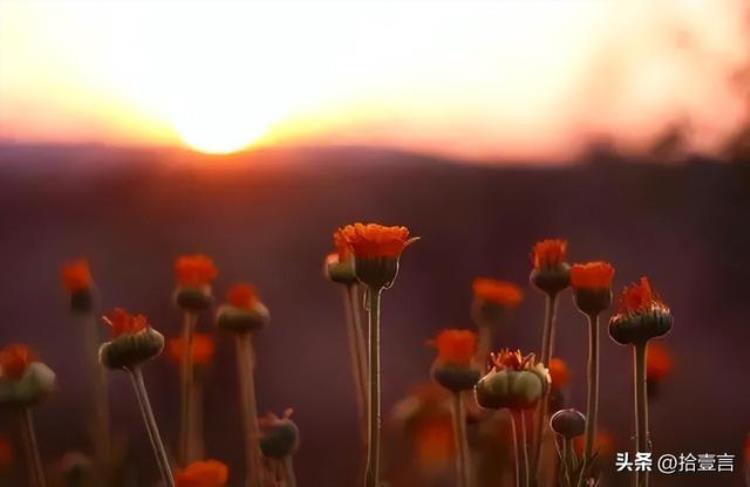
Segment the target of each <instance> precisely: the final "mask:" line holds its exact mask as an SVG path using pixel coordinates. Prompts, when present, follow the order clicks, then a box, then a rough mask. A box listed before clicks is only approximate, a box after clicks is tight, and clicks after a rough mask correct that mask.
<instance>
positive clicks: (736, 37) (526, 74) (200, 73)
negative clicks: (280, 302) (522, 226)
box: [0, 0, 750, 158]
mask: <svg viewBox="0 0 750 487" xmlns="http://www.w3.org/2000/svg"><path fill="white" fill-rule="evenodd" d="M748 19H750V16H748V9H747V6H746V3H745V1H744V0H706V1H697V0H660V1H659V2H654V1H653V0H650V1H648V0H587V1H583V0H579V1H576V0H565V1H561V0H548V1H544V0H534V1H528V0H517V1H513V0H496V1H458V0H455V1H449V0H442V1H440V0H435V1H427V0H414V1H408V0H405V1H401V2H393V1H389V0H380V1H364V0H360V1H357V0H354V1H351V0H350V1H346V2H345V1H339V2H332V1H326V2H323V1H316V0H299V1H294V0H277V1H269V2H263V1H260V0H256V1H245V2H241V1H226V2H222V1H211V2H209V1H205V2H199V1H175V0H163V1H159V0H98V1H89V2H82V1H75V2H74V1H66V0H48V1H39V0H25V1H21V0H0V137H2V138H9V139H13V140H22V141H63V142H107V143H115V144H159V145H161V144H168V145H169V144H179V145H189V146H192V147H195V148H198V149H202V150H209V151H226V150H233V149H237V148H240V147H243V146H246V145H251V144H257V145H262V144H273V143H321V142H322V143H345V144H370V145H372V144H378V145H386V146H393V147H399V148H406V149H410V150H418V151H428V152H434V153H443V154H448V155H455V156H462V157H471V158H494V157H516V156H519V157H566V156H569V155H571V154H573V153H575V152H576V151H578V150H580V147H581V144H582V143H583V142H584V141H585V140H586V139H587V138H588V137H590V136H591V135H596V134H601V133H610V134H614V135H615V136H616V139H617V141H618V143H619V144H621V145H622V146H625V147H638V146H639V145H641V144H643V143H644V142H647V141H649V140H650V139H651V138H652V137H653V136H654V134H656V133H657V132H659V131H660V130H661V129H663V128H664V127H665V126H666V125H668V124H671V123H675V122H683V121H688V122H689V125H690V127H691V143H692V144H693V146H694V148H696V149H699V150H712V149H713V148H715V147H716V146H717V144H719V143H721V142H722V141H723V140H724V139H725V138H726V137H727V135H728V134H730V133H731V132H732V131H733V130H734V129H735V128H736V127H737V125H738V124H739V123H740V122H741V121H742V120H743V119H744V113H745V112H744V105H743V103H742V100H741V97H740V91H739V90H738V89H736V87H733V86H731V84H730V82H729V79H730V78H731V77H732V76H733V74H734V73H735V72H736V71H737V70H738V69H739V67H740V66H742V65H743V63H745V62H746V60H747V59H748V54H750V42H749V41H750V36H749V35H748V34H747V32H746V29H747V27H748V26H747V22H748Z"/></svg>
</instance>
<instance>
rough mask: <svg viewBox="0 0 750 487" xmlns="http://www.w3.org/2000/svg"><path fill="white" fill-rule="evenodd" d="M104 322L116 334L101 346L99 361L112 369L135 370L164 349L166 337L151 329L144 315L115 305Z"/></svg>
mask: <svg viewBox="0 0 750 487" xmlns="http://www.w3.org/2000/svg"><path fill="white" fill-rule="evenodd" d="M104 321H105V323H107V324H108V325H109V326H110V327H111V328H112V334H113V335H114V337H113V338H112V340H111V341H108V342H106V343H103V344H102V346H101V347H99V363H101V364H102V365H103V366H105V367H107V368H109V369H132V368H134V367H137V366H138V365H140V364H142V363H143V362H146V361H147V360H151V359H152V358H155V357H157V356H158V355H159V354H160V353H161V351H162V350H163V349H164V336H162V334H161V333H159V332H158V331H156V330H154V329H153V328H151V326H150V325H149V324H148V321H147V320H146V317H145V316H143V315H131V314H130V313H128V312H127V311H125V310H124V309H122V308H115V309H114V310H113V311H112V312H111V313H109V314H108V315H107V316H105V317H104Z"/></svg>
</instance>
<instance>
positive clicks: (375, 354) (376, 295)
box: [365, 287, 382, 487]
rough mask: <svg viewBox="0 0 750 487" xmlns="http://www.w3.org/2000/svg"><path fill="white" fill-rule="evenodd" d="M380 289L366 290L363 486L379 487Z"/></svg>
mask: <svg viewBox="0 0 750 487" xmlns="http://www.w3.org/2000/svg"><path fill="white" fill-rule="evenodd" d="M381 292H382V289H381V288H378V287H370V288H369V289H368V290H367V304H368V306H367V308H368V309H367V313H368V321H369V327H370V360H369V374H370V380H369V385H370V393H369V397H368V407H367V417H368V425H367V468H366V470H365V486H366V487H380V423H381V405H380V294H381Z"/></svg>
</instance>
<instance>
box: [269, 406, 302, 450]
mask: <svg viewBox="0 0 750 487" xmlns="http://www.w3.org/2000/svg"><path fill="white" fill-rule="evenodd" d="M291 415H292V410H291V409H287V410H286V411H285V412H284V416H283V417H281V418H279V417H278V416H276V415H275V414H269V415H267V416H266V417H265V418H262V419H261V420H260V421H259V423H260V426H261V429H262V434H261V438H260V449H261V451H262V452H263V455H265V456H266V457H268V458H273V459H276V460H281V459H283V458H286V457H288V456H290V455H293V454H294V452H296V451H297V448H299V428H297V425H296V424H295V423H294V421H292V420H291V419H290V417H291Z"/></svg>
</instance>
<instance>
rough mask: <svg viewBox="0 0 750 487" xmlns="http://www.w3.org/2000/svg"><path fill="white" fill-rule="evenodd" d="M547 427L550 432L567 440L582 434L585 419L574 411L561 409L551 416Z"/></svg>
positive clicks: (584, 427)
mask: <svg viewBox="0 0 750 487" xmlns="http://www.w3.org/2000/svg"><path fill="white" fill-rule="evenodd" d="M549 425H550V427H551V428H552V431H554V432H555V433H557V434H558V435H560V436H562V437H564V438H566V439H568V440H569V439H571V438H575V437H576V436H581V435H582V434H583V433H584V431H585V429H586V417H585V416H584V415H583V414H582V413H581V412H580V411H578V410H576V409H561V410H560V411H557V412H556V413H555V414H553V415H552V417H551V418H550V420H549Z"/></svg>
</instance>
